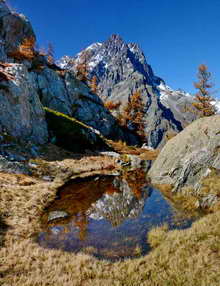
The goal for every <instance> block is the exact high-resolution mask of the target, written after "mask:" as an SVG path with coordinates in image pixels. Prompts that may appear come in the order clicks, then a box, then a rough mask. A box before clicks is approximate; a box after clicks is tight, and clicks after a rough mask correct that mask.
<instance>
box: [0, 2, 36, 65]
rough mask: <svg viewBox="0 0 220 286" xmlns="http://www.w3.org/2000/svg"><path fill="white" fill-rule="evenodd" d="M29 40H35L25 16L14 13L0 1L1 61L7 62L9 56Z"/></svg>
mask: <svg viewBox="0 0 220 286" xmlns="http://www.w3.org/2000/svg"><path fill="white" fill-rule="evenodd" d="M27 38H33V39H35V34H34V31H33V29H32V26H31V24H30V22H29V21H28V19H27V18H26V17H25V16H24V15H21V14H17V13H14V12H12V11H11V10H10V9H9V8H8V6H7V5H6V4H5V1H0V61H6V60H7V58H8V55H9V54H10V53H13V52H14V51H15V50H16V49H17V48H18V47H19V45H20V44H21V43H22V42H23V40H24V39H27ZM10 61H12V59H10Z"/></svg>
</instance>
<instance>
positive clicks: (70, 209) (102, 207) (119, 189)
mask: <svg viewBox="0 0 220 286" xmlns="http://www.w3.org/2000/svg"><path fill="white" fill-rule="evenodd" d="M146 185H147V180H146V173H145V172H144V171H143V170H141V169H138V170H135V171H131V172H126V173H124V174H123V175H121V176H120V177H113V176H108V177H103V176H101V177H93V178H90V179H89V180H88V179H87V180H86V179H84V180H78V181H76V182H74V183H72V184H67V185H66V186H64V188H63V190H62V191H60V194H59V195H60V198H59V199H57V200H55V201H54V203H53V204H52V205H51V206H50V208H49V209H48V211H47V214H48V213H49V212H52V211H55V210H62V211H65V212H67V213H68V214H69V217H68V218H60V219H56V220H54V221H51V222H49V223H47V214H46V215H45V216H44V218H43V223H44V225H47V229H48V228H51V227H53V226H56V225H60V226H61V225H63V226H64V227H63V228H62V230H61V233H62V232H71V227H75V228H78V229H79V233H78V238H79V239H80V240H85V239H86V236H87V228H88V224H89V219H90V220H91V219H97V220H100V219H103V218H105V219H106V220H108V221H110V222H111V225H112V226H114V227H116V226H119V225H120V224H121V223H122V222H123V221H125V220H126V219H131V218H136V217H138V216H139V215H140V213H141V212H142V210H143V207H144V203H145V199H146V197H147V196H149V195H150V194H149V192H148V191H147V190H146V188H145V187H146ZM70 222H71V223H70ZM61 233H60V234H59V235H61V236H62V234H61Z"/></svg>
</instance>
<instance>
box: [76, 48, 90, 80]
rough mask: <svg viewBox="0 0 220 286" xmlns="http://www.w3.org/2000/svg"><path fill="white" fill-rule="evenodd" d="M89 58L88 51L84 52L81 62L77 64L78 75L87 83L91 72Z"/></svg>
mask: <svg viewBox="0 0 220 286" xmlns="http://www.w3.org/2000/svg"><path fill="white" fill-rule="evenodd" d="M88 58H89V55H88V53H87V51H84V52H82V54H81V56H80V59H79V62H78V64H77V66H76V77H77V78H78V79H79V80H81V81H83V82H85V83H88V74H89V72H88V70H89V65H88Z"/></svg>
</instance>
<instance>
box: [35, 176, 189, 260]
mask: <svg viewBox="0 0 220 286" xmlns="http://www.w3.org/2000/svg"><path fill="white" fill-rule="evenodd" d="M111 180H112V179H111ZM92 183H93V182H91V183H88V182H87V187H89V184H92ZM111 183H112V184H113V185H115V183H114V180H113V182H112V181H111ZM117 185H120V182H117ZM130 186H131V184H130ZM134 186H135V185H133V187H134ZM139 187H140V186H139ZM118 188H119V190H120V192H117V193H114V192H113V193H112V194H110V195H109V194H106V193H104V192H103V194H102V196H101V197H100V198H99V199H98V200H97V201H96V202H93V203H92V204H91V205H90V207H89V208H88V209H87V211H86V215H83V217H80V216H79V222H78V225H77V223H76V221H77V220H78V217H76V216H75V217H74V218H75V219H71V218H70V219H67V220H66V221H65V220H64V221H62V220H61V221H59V220H56V221H54V222H53V224H48V225H47V227H46V229H44V231H42V232H41V233H40V235H39V239H38V241H39V243H40V245H41V246H43V247H48V248H58V249H63V250H65V251H75V252H77V251H81V250H83V251H85V252H87V253H91V254H93V255H95V256H97V257H103V258H109V259H113V260H114V259H117V258H125V257H135V256H137V255H140V254H145V253H146V252H147V251H149V246H148V244H147V232H148V231H149V230H150V229H151V228H152V227H154V226H158V225H161V224H164V223H167V224H168V225H169V226H170V228H185V227H188V226H190V224H191V220H190V219H186V218H184V216H182V214H181V213H179V212H178V211H177V210H175V209H174V208H173V207H172V206H171V205H170V204H169V203H168V201H167V200H166V199H164V197H163V196H162V194H161V193H160V192H159V191H157V190H153V189H150V188H146V186H144V185H143V184H142V185H141V192H139V195H138V197H137V195H135V194H136V193H135V192H133V190H132V187H129V184H127V182H126V181H123V180H122V181H121V185H120V186H119V187H118ZM86 190H87V189H86ZM86 190H84V191H86ZM135 190H136V192H137V189H135ZM139 191H140V190H139ZM105 204H106V208H105ZM107 204H110V206H107ZM132 207H133V209H132ZM177 215H178V220H177V221H176V220H175V219H174V217H177ZM94 218H97V219H94ZM80 220H81V221H80ZM113 225H115V226H113ZM80 238H81V239H80Z"/></svg>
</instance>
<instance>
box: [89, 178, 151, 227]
mask: <svg viewBox="0 0 220 286" xmlns="http://www.w3.org/2000/svg"><path fill="white" fill-rule="evenodd" d="M113 185H114V187H115V188H118V189H119V190H120V192H114V193H113V194H111V195H109V194H104V195H103V196H102V198H101V199H99V200H98V201H97V202H95V203H93V204H92V206H91V208H90V209H89V210H88V215H89V217H90V218H92V219H96V220H100V219H107V220H108V221H110V222H111V224H112V226H114V227H116V226H119V225H120V224H121V223H122V222H123V221H124V220H126V219H132V218H137V217H138V216H139V215H140V213H141V212H142V210H143V208H144V204H145V200H146V198H147V197H148V196H149V195H150V191H149V188H148V187H145V186H143V187H142V190H140V195H139V197H137V195H135V193H134V192H133V191H132V189H131V187H130V186H129V184H128V182H127V181H126V180H125V179H122V180H121V179H120V178H115V179H114V181H113Z"/></svg>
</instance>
